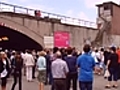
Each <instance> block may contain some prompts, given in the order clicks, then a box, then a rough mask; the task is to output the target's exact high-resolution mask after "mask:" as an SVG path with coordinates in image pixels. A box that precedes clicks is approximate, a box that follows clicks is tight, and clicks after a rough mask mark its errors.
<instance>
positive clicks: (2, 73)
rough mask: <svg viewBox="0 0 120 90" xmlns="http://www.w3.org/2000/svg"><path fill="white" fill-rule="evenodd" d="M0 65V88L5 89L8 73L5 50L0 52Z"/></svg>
mask: <svg viewBox="0 0 120 90" xmlns="http://www.w3.org/2000/svg"><path fill="white" fill-rule="evenodd" d="M0 65H1V66H0V68H1V70H0V78H1V90H6V84H7V77H8V74H9V62H8V60H7V59H6V53H5V52H0Z"/></svg>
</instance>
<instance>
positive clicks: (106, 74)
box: [104, 69, 110, 78]
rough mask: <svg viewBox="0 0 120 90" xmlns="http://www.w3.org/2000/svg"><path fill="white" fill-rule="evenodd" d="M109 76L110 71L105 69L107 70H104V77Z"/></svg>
mask: <svg viewBox="0 0 120 90" xmlns="http://www.w3.org/2000/svg"><path fill="white" fill-rule="evenodd" d="M109 76H110V73H109V71H108V69H107V70H105V74H104V78H108V77H109Z"/></svg>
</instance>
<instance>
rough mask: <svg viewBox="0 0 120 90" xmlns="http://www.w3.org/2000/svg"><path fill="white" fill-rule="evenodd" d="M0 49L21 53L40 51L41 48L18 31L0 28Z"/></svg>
mask: <svg viewBox="0 0 120 90" xmlns="http://www.w3.org/2000/svg"><path fill="white" fill-rule="evenodd" d="M0 48H2V49H3V50H5V49H8V50H11V49H12V50H19V51H23V50H25V49H30V50H33V49H35V50H41V49H42V46H41V45H39V44H38V43H37V42H35V41H34V40H33V39H31V38H29V37H28V36H26V35H24V34H22V33H20V32H18V31H15V30H12V29H10V28H7V27H4V26H0Z"/></svg>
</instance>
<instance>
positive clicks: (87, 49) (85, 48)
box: [83, 44, 90, 53]
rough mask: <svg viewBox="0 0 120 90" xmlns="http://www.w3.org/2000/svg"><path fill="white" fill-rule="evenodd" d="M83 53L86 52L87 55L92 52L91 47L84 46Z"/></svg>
mask: <svg viewBox="0 0 120 90" xmlns="http://www.w3.org/2000/svg"><path fill="white" fill-rule="evenodd" d="M83 51H84V52H85V53H88V52H90V45H88V44H86V45H84V47H83Z"/></svg>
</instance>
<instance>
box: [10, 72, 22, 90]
mask: <svg viewBox="0 0 120 90" xmlns="http://www.w3.org/2000/svg"><path fill="white" fill-rule="evenodd" d="M17 79H19V90H22V73H21V72H19V73H16V72H15V73H14V83H13V85H12V89H11V90H14V89H15V86H16V84H17Z"/></svg>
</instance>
